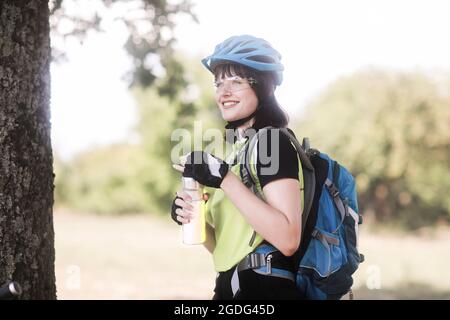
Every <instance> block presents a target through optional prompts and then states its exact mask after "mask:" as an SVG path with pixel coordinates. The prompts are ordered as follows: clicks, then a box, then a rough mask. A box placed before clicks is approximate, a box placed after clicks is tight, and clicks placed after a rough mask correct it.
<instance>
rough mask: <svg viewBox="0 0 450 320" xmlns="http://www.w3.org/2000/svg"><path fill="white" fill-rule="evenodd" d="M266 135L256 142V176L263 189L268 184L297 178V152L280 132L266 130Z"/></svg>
mask: <svg viewBox="0 0 450 320" xmlns="http://www.w3.org/2000/svg"><path fill="white" fill-rule="evenodd" d="M266 132H267V135H266V136H265V137H264V136H263V137H261V138H260V139H259V140H258V159H257V166H256V168H257V174H258V178H259V181H260V184H261V188H264V186H265V185H267V184H268V183H269V182H272V181H275V180H279V179H283V178H292V179H296V180H299V178H298V169H299V168H298V158H297V151H295V148H294V146H293V145H292V144H291V142H290V141H289V139H288V138H287V137H286V136H285V135H284V134H282V133H281V132H279V131H278V132H275V131H274V130H267V131H266Z"/></svg>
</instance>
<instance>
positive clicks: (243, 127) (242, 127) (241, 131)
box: [236, 118, 255, 138]
mask: <svg viewBox="0 0 450 320" xmlns="http://www.w3.org/2000/svg"><path fill="white" fill-rule="evenodd" d="M254 123H255V118H251V119H250V120H248V121H247V122H245V123H244V124H242V125H240V126H239V127H237V128H236V129H237V131H238V135H239V138H242V137H243V136H244V132H245V130H247V129H248V128H251V126H253V124H254Z"/></svg>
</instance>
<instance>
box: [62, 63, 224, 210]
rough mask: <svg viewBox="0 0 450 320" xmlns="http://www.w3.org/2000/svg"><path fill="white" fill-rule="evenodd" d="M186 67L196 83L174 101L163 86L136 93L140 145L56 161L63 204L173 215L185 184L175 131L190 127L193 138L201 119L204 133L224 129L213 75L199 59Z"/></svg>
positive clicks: (117, 146)
mask: <svg viewBox="0 0 450 320" xmlns="http://www.w3.org/2000/svg"><path fill="white" fill-rule="evenodd" d="M184 65H186V66H188V67H187V68H186V70H187V71H186V77H187V79H189V82H190V83H189V84H188V85H187V86H186V89H185V90H183V91H180V92H178V93H177V94H176V95H175V96H173V97H168V96H167V95H165V96H161V95H160V93H159V90H158V86H159V83H158V82H156V83H155V86H154V87H151V88H147V89H143V88H135V89H133V94H134V96H135V98H136V102H137V106H138V115H139V122H138V124H137V126H136V130H135V131H136V134H137V136H138V137H139V139H138V140H139V141H138V143H137V144H134V145H130V144H125V143H124V144H122V145H115V146H109V147H105V148H101V149H97V150H92V151H89V152H86V153H84V154H82V155H79V156H78V157H76V158H75V159H73V160H72V161H70V162H69V163H62V162H59V161H55V168H56V191H55V192H56V202H57V205H65V206H69V207H71V208H74V209H77V210H81V211H87V212H97V213H111V214H114V213H116V214H117V213H118V214H120V213H129V212H152V213H167V212H169V210H170V206H171V203H172V200H173V197H174V193H175V191H176V190H177V189H178V188H179V185H180V173H179V172H178V171H176V170H174V169H173V168H172V159H171V152H172V148H173V147H174V146H175V145H176V144H177V143H178V142H176V141H172V139H171V137H172V133H173V132H174V130H176V129H181V128H184V129H186V131H187V132H189V133H191V134H192V131H193V127H194V122H195V121H198V123H199V124H201V126H202V127H203V130H206V129H207V128H210V127H213V126H216V127H217V126H219V128H220V126H222V124H219V120H218V114H219V113H218V111H217V109H216V107H215V103H214V101H213V100H212V87H211V85H210V81H209V80H210V78H209V74H208V73H207V72H206V71H205V70H203V69H202V68H203V67H202V66H201V64H200V62H199V59H195V60H186V58H185V62H184ZM164 81H165V79H161V82H164ZM193 92H194V93H196V94H193ZM201 135H202V132H199V133H198V134H197V135H195V137H194V136H193V138H191V139H188V140H187V141H185V143H186V147H190V148H192V145H193V144H194V139H198V140H199V141H201Z"/></svg>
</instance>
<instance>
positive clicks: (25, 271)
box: [0, 0, 56, 299]
mask: <svg viewBox="0 0 450 320" xmlns="http://www.w3.org/2000/svg"><path fill="white" fill-rule="evenodd" d="M49 65H50V38H49V9H48V1H45V0H29V1H23V0H20V1H17V0H4V1H0V92H1V94H0V157H1V166H0V284H1V285H3V284H4V283H5V282H6V281H10V280H15V281H18V282H19V283H20V284H21V286H22V289H23V294H22V298H24V299H55V298H56V288H55V271H54V262H55V251H54V232H53V216H52V214H53V212H52V210H53V209H52V208H53V168H52V148H51V143H50V112H49V97H50V69H49Z"/></svg>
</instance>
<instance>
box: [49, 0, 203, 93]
mask: <svg viewBox="0 0 450 320" xmlns="http://www.w3.org/2000/svg"><path fill="white" fill-rule="evenodd" d="M68 4H71V5H72V6H69V5H68ZM50 5H51V13H52V16H51V20H50V23H51V29H52V39H54V38H67V37H77V38H78V39H80V41H83V40H84V39H85V38H86V36H87V35H88V33H89V32H92V31H97V32H101V31H103V28H102V19H103V16H104V15H105V14H106V13H112V14H113V15H115V18H114V20H117V21H121V22H122V23H123V24H124V25H125V26H126V28H127V30H128V32H129V36H128V40H127V41H126V43H125V44H124V47H125V49H126V51H127V52H128V54H129V55H130V56H131V58H132V60H133V65H134V69H133V70H130V72H129V74H128V78H129V82H130V86H142V87H148V86H151V85H152V84H154V82H155V80H156V79H157V78H162V77H160V76H158V75H159V74H161V73H163V74H164V77H163V78H164V79H165V80H164V81H159V82H158V92H159V94H161V95H166V96H168V97H170V98H174V97H175V95H176V94H177V92H178V91H180V90H182V89H183V88H184V87H185V86H186V84H187V82H186V80H185V79H184V77H183V73H184V68H183V65H182V64H180V63H179V61H178V60H177V59H175V52H174V50H173V44H174V42H175V37H174V34H173V29H174V27H175V19H176V17H178V16H180V15H185V16H188V17H190V18H192V19H194V21H197V18H196V17H195V15H194V14H193V13H192V5H191V3H190V2H189V0H180V1H177V3H175V2H174V1H166V0H136V1H126V0H89V1H86V0H64V1H63V0H51V1H50ZM77 9H78V10H77ZM55 42H56V41H55ZM52 49H53V57H54V58H55V59H56V60H58V59H60V58H61V56H64V49H61V48H58V47H56V46H54V47H53V48H52Z"/></svg>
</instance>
